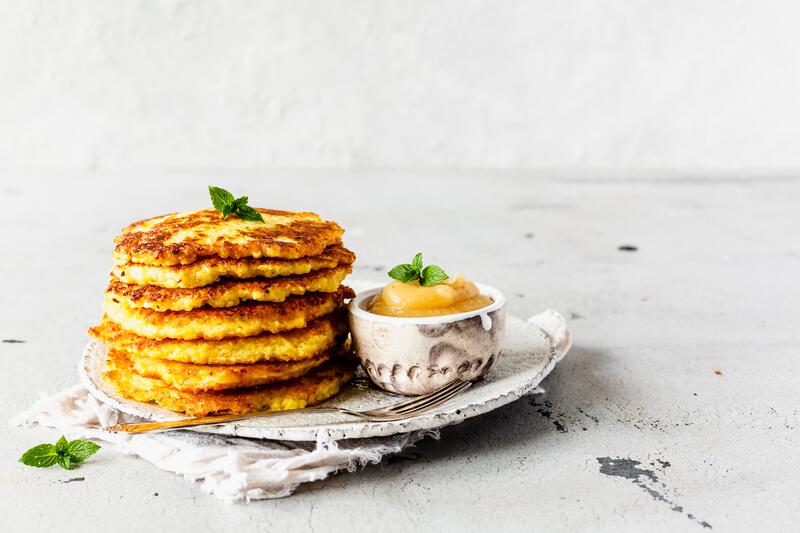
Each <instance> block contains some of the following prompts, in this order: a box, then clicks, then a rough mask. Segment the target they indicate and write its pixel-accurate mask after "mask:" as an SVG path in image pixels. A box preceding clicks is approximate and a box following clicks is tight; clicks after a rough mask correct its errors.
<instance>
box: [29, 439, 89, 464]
mask: <svg viewBox="0 0 800 533" xmlns="http://www.w3.org/2000/svg"><path fill="white" fill-rule="evenodd" d="M99 449H100V446H98V445H97V444H95V443H94V442H90V441H88V440H80V439H77V440H73V441H67V439H66V438H65V437H64V436H63V435H62V436H61V438H60V439H58V442H56V443H55V445H53V444H40V445H38V446H34V447H33V448H31V449H30V450H28V451H27V452H25V453H23V454H22V457H20V458H19V461H20V462H21V463H23V464H26V465H28V466H35V467H39V468H44V467H48V466H53V465H54V464H58V466H60V467H61V468H64V469H67V470H71V469H72V468H73V467H75V466H76V465H77V464H78V463H82V462H83V461H85V460H86V459H88V458H89V457H91V456H92V455H94V454H95V453H97V450H99Z"/></svg>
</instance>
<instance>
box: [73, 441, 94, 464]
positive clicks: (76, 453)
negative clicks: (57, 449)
mask: <svg viewBox="0 0 800 533" xmlns="http://www.w3.org/2000/svg"><path fill="white" fill-rule="evenodd" d="M99 449H100V446H99V445H97V444H95V443H94V442H92V441H89V440H73V441H71V442H70V443H69V444H68V445H67V453H69V457H70V459H72V461H74V462H76V463H82V462H83V461H85V460H86V459H88V458H89V457H91V456H92V455H94V454H95V453H97V450H99Z"/></svg>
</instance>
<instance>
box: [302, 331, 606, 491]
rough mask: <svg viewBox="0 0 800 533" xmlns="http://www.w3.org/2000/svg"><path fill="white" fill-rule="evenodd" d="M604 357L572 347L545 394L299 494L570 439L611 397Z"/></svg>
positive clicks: (309, 486) (588, 427)
mask: <svg viewBox="0 0 800 533" xmlns="http://www.w3.org/2000/svg"><path fill="white" fill-rule="evenodd" d="M607 360H608V355H607V354H605V353H603V352H602V351H599V350H594V349H590V348H585V347H581V346H574V347H573V348H572V350H570V353H569V354H568V355H567V357H566V358H565V359H564V360H563V361H562V362H561V363H559V364H558V366H556V368H555V369H554V370H553V372H552V373H551V374H550V375H549V376H548V377H547V378H546V379H545V380H544V381H543V382H542V385H541V386H542V388H543V389H545V391H546V392H545V394H530V395H527V396H524V397H522V398H520V399H519V400H517V401H515V402H512V403H510V404H508V405H505V406H503V407H500V408H498V409H496V410H494V411H492V412H490V413H486V414H484V415H480V416H477V417H475V418H472V419H469V420H465V421H464V422H462V423H460V424H457V425H455V426H450V427H446V428H443V429H442V432H441V438H440V439H439V440H434V439H425V440H423V441H420V442H418V443H417V444H416V445H415V446H412V447H410V448H407V449H406V450H404V451H402V452H401V453H399V454H396V455H393V456H389V457H386V458H385V459H384V460H383V461H382V462H381V463H380V464H379V465H377V466H374V467H369V468H367V469H366V470H365V471H363V472H361V473H360V474H359V475H358V476H345V477H347V479H346V480H343V479H342V478H343V476H335V477H334V478H330V479H328V480H326V481H324V482H322V483H319V484H317V483H313V484H305V485H303V486H301V487H300V488H299V489H298V493H303V492H306V491H312V492H313V491H316V490H325V489H324V487H325V486H326V485H328V483H335V484H340V483H342V484H348V485H349V484H350V483H356V484H358V483H370V482H373V481H374V478H373V476H376V477H381V478H386V477H387V476H393V475H400V474H402V473H403V470H404V468H405V467H406V466H415V465H418V464H420V463H435V462H438V461H452V460H458V459H459V458H469V457H480V456H482V455H485V454H488V453H494V454H496V453H497V451H498V450H501V449H504V448H512V447H515V446H519V445H523V444H530V443H533V442H535V441H536V440H538V439H540V438H543V437H547V436H551V437H552V435H553V433H567V434H569V433H573V434H574V435H575V438H584V434H586V433H587V432H589V431H590V430H591V427H592V426H593V425H596V424H598V423H599V421H600V418H599V416H598V414H595V413H597V412H598V411H599V410H600V408H601V406H603V405H605V404H606V403H607V401H608V399H609V398H610V397H611V396H612V394H613V393H612V391H611V387H610V386H609V384H608V383H607V381H605V380H604V379H603V378H602V376H603V372H602V371H601V369H602V368H603V367H604V365H605V364H606V363H607Z"/></svg>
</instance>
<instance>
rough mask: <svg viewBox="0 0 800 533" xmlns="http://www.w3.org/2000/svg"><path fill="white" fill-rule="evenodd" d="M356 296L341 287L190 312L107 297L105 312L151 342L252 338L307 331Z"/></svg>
mask: <svg viewBox="0 0 800 533" xmlns="http://www.w3.org/2000/svg"><path fill="white" fill-rule="evenodd" d="M353 296H355V293H354V292H353V291H352V289H350V288H349V287H345V286H341V287H339V290H337V291H336V292H312V293H308V294H305V295H303V296H292V297H291V298H287V299H286V300H285V301H283V302H280V303H278V302H245V303H243V304H241V305H238V306H236V307H199V308H197V309H192V310H191V311H155V310H153V309H144V308H133V307H128V306H127V305H124V304H123V303H121V302H120V301H115V299H114V297H113V296H109V295H106V300H105V313H106V315H107V316H108V318H109V319H110V320H112V321H114V322H116V323H117V324H118V325H119V326H120V327H122V328H123V329H126V330H128V331H130V332H132V333H136V334H137V335H140V336H142V337H147V338H148V339H156V340H160V339H165V338H170V339H182V340H192V339H210V340H220V339H224V338H226V337H251V336H253V335H259V334H261V333H279V332H282V331H288V330H292V329H296V328H304V327H306V326H307V325H308V323H309V322H311V321H312V320H314V319H316V318H319V317H321V316H324V315H327V314H328V313H331V312H333V311H335V310H336V309H338V308H341V307H342V306H343V305H344V300H345V299H346V298H352V297H353Z"/></svg>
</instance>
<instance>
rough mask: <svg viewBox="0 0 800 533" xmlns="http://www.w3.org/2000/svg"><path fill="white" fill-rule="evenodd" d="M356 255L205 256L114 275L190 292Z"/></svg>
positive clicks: (329, 251) (339, 251) (330, 251)
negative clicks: (264, 257)
mask: <svg viewBox="0 0 800 533" xmlns="http://www.w3.org/2000/svg"><path fill="white" fill-rule="evenodd" d="M355 259H356V256H355V254H353V252H351V251H350V250H348V249H347V248H345V247H344V246H342V245H340V244H335V245H332V246H328V247H327V248H325V250H324V251H323V252H322V253H321V254H320V255H314V256H309V257H301V258H299V259H277V258H267V259H252V258H244V259H222V258H220V257H206V258H203V259H200V260H198V261H195V262H194V263H189V264H188V265H172V266H151V265H143V264H140V263H126V264H124V265H117V266H115V267H114V270H113V271H112V275H113V276H114V277H115V278H117V279H119V280H120V281H123V282H125V283H131V284H134V285H157V286H159V287H165V288H168V289H178V288H184V289H191V288H193V287H204V286H206V285H210V284H212V283H216V282H217V281H219V280H220V279H221V278H223V277H228V278H239V279H249V278H258V277H262V278H274V277H278V276H296V275H301V274H308V273H309V272H312V271H315V270H320V269H323V268H334V267H337V266H344V265H352V264H353V262H354V261H355Z"/></svg>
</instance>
